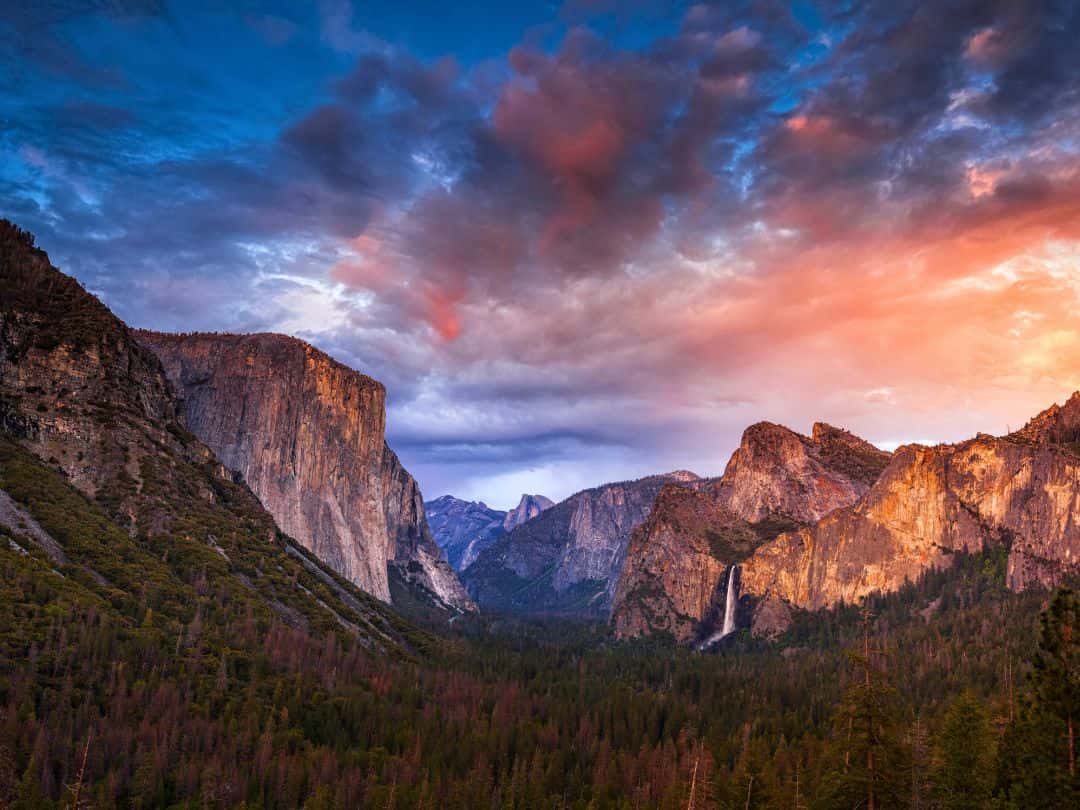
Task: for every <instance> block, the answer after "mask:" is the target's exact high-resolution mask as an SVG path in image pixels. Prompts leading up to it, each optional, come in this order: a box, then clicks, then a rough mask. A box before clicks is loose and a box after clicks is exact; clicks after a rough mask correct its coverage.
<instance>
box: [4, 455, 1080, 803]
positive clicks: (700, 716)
mask: <svg viewBox="0 0 1080 810" xmlns="http://www.w3.org/2000/svg"><path fill="white" fill-rule="evenodd" d="M4 462H5V463H4V465H3V467H2V469H3V472H4V480H3V481H2V482H0V484H2V485H3V488H4V489H5V490H6V491H8V492H10V493H12V495H13V497H16V498H17V499H18V498H21V499H22V503H23V505H24V506H25V507H26V508H27V509H28V510H30V512H32V513H33V516H34V517H35V519H36V520H37V521H38V523H39V524H40V525H41V527H43V528H44V530H45V531H47V532H49V534H50V535H52V536H53V537H55V538H56V539H57V540H58V541H59V542H61V543H62V544H63V546H64V549H65V551H66V552H67V555H68V557H69V561H71V558H74V557H76V556H77V555H79V554H81V553H90V551H87V549H91V548H92V542H91V541H93V542H99V541H98V540H94V539H93V538H94V537H99V538H100V537H101V536H103V534H102V533H105V535H108V532H109V531H110V530H109V529H108V526H107V525H106V523H107V522H106V521H105V519H104V517H103V516H102V513H101V512H100V508H99V507H98V506H97V505H95V504H94V503H92V502H90V501H89V500H87V499H85V498H83V497H82V496H81V495H79V494H78V493H77V492H75V491H74V490H73V489H72V488H71V487H70V486H69V485H67V484H66V483H65V482H64V481H63V480H62V479H61V478H60V477H59V476H58V475H56V474H54V473H52V472H50V471H49V470H47V469H46V468H45V467H43V466H41V465H37V464H36V463H33V462H31V461H29V460H27V457H25V454H20V452H19V451H16V450H15V449H13V447H12V446H10V445H9V446H7V449H6V450H5V456H4ZM105 539H106V540H108V541H110V542H113V543H115V548H116V550H117V552H118V554H117V556H116V559H115V560H114V561H113V567H112V569H111V570H109V571H108V572H107V575H108V578H109V580H110V585H109V587H108V588H106V587H104V586H102V585H101V584H100V583H95V582H93V581H91V580H90V579H88V578H87V577H86V576H85V575H84V574H81V573H79V572H78V571H76V570H75V569H74V568H65V567H64V566H58V564H57V563H56V562H55V560H50V559H49V558H48V557H47V556H46V555H45V554H44V553H42V552H41V550H40V549H39V548H37V547H36V546H34V545H33V544H32V543H30V542H28V541H26V539H25V538H22V537H20V536H19V535H18V533H16V532H12V531H10V530H7V531H0V590H2V594H0V598H2V601H3V605H4V608H3V610H2V611H0V803H2V804H3V805H4V806H8V807H12V808H39V807H54V808H62V807H75V806H80V807H93V808H111V807H135V808H147V807H247V808H293V807H305V808H356V807H363V808H379V809H380V810H383V809H384V808H413V807H416V808H440V810H451V808H530V809H531V808H581V810H584V809H585V808H670V809H671V810H675V809H676V808H680V809H681V808H687V807H691V808H696V809H697V810H704V809H705V808H744V809H745V808H863V807H876V808H893V807H902V808H908V807H910V808H974V807H1002V808H1007V807H1008V808H1013V807H1015V808H1025V809H1026V808H1063V807H1075V806H1078V804H1077V800H1078V797H1080V792H1078V785H1080V780H1078V779H1077V777H1076V775H1075V768H1076V765H1075V757H1076V752H1075V749H1076V743H1075V725H1076V723H1077V722H1078V719H1080V718H1078V704H1080V652H1078V637H1077V632H1076V631H1077V620H1078V618H1080V608H1078V605H1077V599H1076V597H1075V596H1074V595H1073V593H1072V592H1071V591H1067V590H1063V591H1061V592H1059V593H1058V594H1056V595H1054V594H1050V593H1048V592H1034V591H1032V592H1026V593H1022V594H1014V593H1011V592H1009V591H1008V590H1007V589H1006V588H1005V584H1004V583H1005V555H1004V552H1002V551H999V552H994V553H990V554H984V555H972V556H961V557H958V558H957V559H956V560H955V565H954V566H953V567H952V568H951V569H950V570H948V571H940V572H939V571H935V572H931V573H929V574H928V575H926V576H924V577H923V578H922V579H921V580H920V581H919V582H918V583H914V584H911V585H908V586H907V587H905V588H904V589H903V590H901V591H900V592H898V593H895V594H892V595H889V596H887V597H879V598H875V599H871V600H869V601H868V603H867V604H866V605H865V608H860V607H848V608H841V609H837V610H833V611H825V612H818V613H803V614H799V615H797V617H796V622H795V624H794V626H793V627H792V628H791V630H790V631H789V632H788V633H786V634H785V635H784V636H783V637H781V638H780V639H779V640H777V641H776V642H766V641H762V640H755V639H752V638H750V637H749V635H748V634H746V633H745V632H743V633H740V634H736V635H735V636H733V637H729V638H728V639H725V640H724V643H723V645H722V647H721V648H720V649H719V650H717V651H716V652H713V653H708V654H702V653H697V652H694V651H691V650H688V649H684V648H680V647H677V646H675V645H673V644H670V643H665V642H664V641H662V640H657V641H652V642H646V641H641V642H635V643H625V642H616V641H614V640H613V638H612V637H611V634H610V632H609V631H608V629H607V628H606V627H605V626H603V625H597V624H583V623H571V622H565V621H554V620H552V621H549V622H543V621H524V620H519V619H512V618H500V617H491V616H487V617H481V618H478V619H467V618H462V619H459V620H456V621H455V622H453V623H452V624H451V625H450V628H449V629H447V628H446V627H445V626H443V627H442V628H439V629H438V633H436V632H434V628H429V629H427V630H422V629H417V628H413V629H409V628H408V627H406V626H405V625H402V626H400V627H398V629H397V632H398V634H399V635H398V638H399V639H400V640H401V641H400V643H396V644H394V645H388V647H387V649H386V650H375V649H369V648H367V647H365V646H364V645H363V644H361V643H359V642H356V641H354V640H352V639H351V637H350V635H349V633H347V632H345V631H344V630H342V631H341V632H338V631H337V630H335V629H332V628H328V627H322V628H321V629H319V631H318V632H315V630H308V631H307V632H302V631H300V630H297V629H295V628H290V627H289V626H287V625H286V624H285V623H283V622H281V621H280V620H278V619H277V618H275V616H274V614H272V613H268V612H260V611H256V610H254V609H252V608H251V607H245V603H244V601H243V599H244V594H243V593H242V590H243V589H239V590H238V589H235V588H232V586H229V585H227V583H228V582H229V581H230V580H228V579H227V578H223V577H221V576H217V575H215V573H214V569H213V564H212V563H211V562H209V560H211V559H214V560H216V559H219V558H218V557H217V556H216V555H214V554H212V553H211V554H209V555H208V556H207V555H205V554H204V555H202V556H192V555H193V554H194V552H193V551H187V552H185V551H184V549H183V548H180V549H173V550H172V551H170V550H168V549H160V548H155V549H149V550H148V551H146V552H145V553H144V552H143V551H138V550H137V548H136V546H137V544H136V543H134V542H132V541H130V540H129V539H128V538H127V537H126V535H125V536H123V537H112V535H108V536H106V538H105ZM101 542H103V541H101ZM140 555H142V556H140ZM102 559H103V558H102ZM120 585H123V587H126V588H127V589H128V590H127V592H123V591H122V590H121V589H120ZM132 594H134V596H132ZM1040 613H1042V616H1041V618H1040Z"/></svg>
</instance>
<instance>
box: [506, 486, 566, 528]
mask: <svg viewBox="0 0 1080 810" xmlns="http://www.w3.org/2000/svg"><path fill="white" fill-rule="evenodd" d="M554 505H555V502H554V501H551V500H549V499H547V498H545V497H544V496H543V495H522V496H521V500H520V501H518V505H517V506H515V507H514V508H513V509H511V510H510V511H509V512H507V513H506V517H505V518H503V530H504V531H508V532H512V531H513V530H514V529H516V528H517V527H518V526H520V525H521V524H522V523H524V522H525V521H527V520H532V519H533V518H534V517H536V516H537V515H539V514H540V513H541V512H544V511H546V510H548V509H550V508H551V507H553V506H554Z"/></svg>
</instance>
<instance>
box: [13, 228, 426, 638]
mask: <svg viewBox="0 0 1080 810" xmlns="http://www.w3.org/2000/svg"><path fill="white" fill-rule="evenodd" d="M416 501H417V504H418V503H419V499H418V498H417V499H416ZM47 526H52V527H53V528H52V529H51V530H46V527H47ZM57 527H59V528H60V529H62V531H57ZM0 528H3V530H4V533H5V534H6V536H7V537H8V545H9V548H10V549H11V551H13V552H15V553H19V554H32V553H33V552H36V550H37V549H40V550H41V552H43V556H44V559H46V560H48V563H49V567H47V568H44V569H39V571H40V572H41V573H42V574H43V575H44V576H45V577H47V580H44V581H43V582H45V583H47V581H48V580H51V579H52V578H54V577H56V575H57V574H59V575H61V576H63V577H64V578H65V580H66V583H67V584H66V585H65V587H66V588H68V591H66V592H67V593H81V594H84V595H85V597H86V598H87V599H88V600H96V602H97V603H98V604H100V606H101V613H100V614H99V615H111V616H112V617H113V619H114V620H115V622H116V624H115V625H114V626H116V627H123V626H125V623H126V622H130V621H131V620H132V618H133V617H136V616H140V615H141V614H143V612H145V618H143V619H142V620H143V621H144V623H145V624H146V626H147V628H153V630H152V632H156V631H157V630H158V629H160V628H161V627H163V626H165V625H166V624H171V625H173V626H175V627H182V626H184V624H186V623H188V622H191V621H192V616H193V615H195V614H194V613H193V611H195V609H196V606H198V609H199V611H200V614H201V615H203V616H204V618H205V623H204V624H202V625H201V626H202V628H203V633H204V634H206V635H204V636H202V637H203V638H208V637H212V636H209V634H210V633H212V632H217V631H216V630H215V629H214V628H215V625H216V626H217V629H219V630H220V629H222V628H223V626H228V625H232V624H234V623H238V622H239V621H240V618H241V617H246V618H245V619H244V621H251V622H252V626H253V627H254V626H256V625H258V626H260V627H262V628H270V627H272V626H273V624H274V623H280V624H283V625H287V626H288V627H289V628H291V629H292V630H293V631H296V632H298V633H310V634H311V635H310V638H309V639H308V641H307V643H311V644H314V643H317V642H316V641H315V639H319V638H322V637H324V636H325V635H327V634H335V633H341V632H344V633H348V634H350V635H352V636H354V637H355V638H356V639H357V640H358V641H360V643H361V644H363V645H364V646H365V647H368V648H369V649H383V650H391V649H393V650H396V652H397V654H400V653H401V652H403V651H404V650H406V649H408V648H409V645H410V643H411V642H410V640H409V638H408V635H409V634H410V633H412V632H413V631H414V630H415V629H414V628H410V627H409V624H408V622H405V621H403V620H402V619H401V617H400V616H397V615H394V614H393V613H392V612H391V611H390V610H389V609H388V608H387V607H385V606H384V605H382V604H381V603H380V602H378V601H377V600H375V599H373V598H371V597H370V596H368V595H367V594H365V593H362V592H361V591H360V590H358V589H356V588H355V587H353V586H352V585H350V584H348V583H347V582H345V581H344V580H342V579H341V578H340V577H338V576H336V575H335V574H334V573H333V572H331V571H330V570H329V569H328V568H326V567H324V566H323V565H322V564H320V563H319V562H318V561H317V560H315V559H314V558H313V557H311V556H310V555H309V554H308V552H306V551H305V550H303V549H301V548H300V547H299V546H298V545H296V544H295V543H294V542H293V541H292V540H291V539H290V538H289V537H287V536H286V535H285V534H283V533H282V532H281V531H280V529H279V527H278V526H277V525H275V522H274V520H273V518H272V517H271V515H270V514H269V513H268V512H267V511H266V510H265V509H264V508H263V506H262V505H261V504H260V503H259V501H258V500H257V499H256V497H255V496H254V494H253V493H252V492H251V491H250V490H249V489H248V488H247V487H246V486H244V485H243V483H242V482H239V481H237V480H236V476H235V475H234V473H233V472H232V471H230V470H229V469H227V468H226V467H225V466H224V465H223V464H222V463H221V462H220V460H219V459H218V458H217V457H216V456H215V455H214V454H213V452H212V451H211V450H210V449H209V448H208V447H207V446H206V445H205V444H204V443H203V442H201V441H200V440H199V439H198V438H197V437H196V436H194V435H193V434H192V433H191V432H190V431H189V430H188V429H187V428H186V426H185V424H184V421H183V415H182V408H181V405H180V402H179V401H178V400H177V398H176V396H175V392H174V390H173V388H172V386H171V385H170V383H169V381H168V379H167V377H166V375H165V372H164V369H163V368H162V365H161V363H160V362H159V360H158V358H157V357H156V355H155V354H154V353H153V352H152V351H151V350H150V349H148V348H147V347H145V346H144V345H142V344H141V343H140V342H139V341H138V340H137V339H136V338H135V335H134V333H133V331H132V330H130V329H129V328H128V327H127V326H126V325H125V324H124V323H123V322H122V321H121V320H120V319H119V318H117V317H116V316H115V315H113V313H112V312H110V311H109V309H108V308H107V307H106V306H105V305H104V304H102V303H101V302H100V301H99V300H98V299H97V298H95V297H94V296H93V295H91V294H90V293H88V292H87V291H86V290H84V289H83V288H82V286H81V285H80V284H79V283H78V282H77V281H75V280H74V279H72V278H70V277H69V276H66V275H64V274H63V273H61V272H60V271H59V270H57V269H56V268H55V267H53V266H52V265H51V264H50V262H49V259H48V256H47V255H46V254H45V253H44V251H41V250H39V249H37V248H35V246H34V240H33V237H31V236H30V234H28V233H26V232H24V231H21V230H20V229H18V228H17V227H16V226H14V225H12V224H11V223H10V222H7V221H6V220H0ZM48 588H49V586H48V585H47V584H46V585H45V590H44V591H43V592H48ZM79 598H80V599H81V598H83V597H79ZM207 600H212V602H213V604H214V608H213V610H211V611H209V613H210V614H212V615H206V614H205V613H202V611H203V608H204V607H205V604H207ZM90 603H92V602H91V601H88V602H85V603H84V604H90ZM65 604H66V601H65ZM151 607H152V610H151V609H148V608H151ZM162 617H169V618H166V619H165V621H164V622H162ZM197 621H198V620H197ZM132 626H134V625H132ZM234 634H235V627H229V630H228V635H225V634H222V635H220V636H217V638H218V639H219V640H220V641H219V642H217V643H224V644H231V643H233V640H234ZM226 638H227V639H229V641H227V642H226V641H225V639H226Z"/></svg>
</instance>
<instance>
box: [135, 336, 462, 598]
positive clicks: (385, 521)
mask: <svg viewBox="0 0 1080 810" xmlns="http://www.w3.org/2000/svg"><path fill="white" fill-rule="evenodd" d="M138 337H139V340H140V341H141V342H142V343H143V344H144V345H145V346H146V347H147V348H149V349H151V350H152V351H153V352H154V353H156V355H157V357H159V358H160V360H161V362H162V364H163V365H164V367H165V371H166V373H167V375H168V378H169V380H170V381H171V382H172V384H173V385H174V386H175V388H176V390H177V392H178V393H179V395H180V397H181V400H182V404H183V411H184V416H185V419H186V422H187V425H188V427H189V428H190V429H191V430H192V432H193V433H195V435H196V436H198V437H199V438H200V439H202V440H203V441H204V442H206V444H207V445H208V446H209V447H210V448H211V449H212V450H213V451H214V452H215V453H216V454H217V456H218V457H219V458H220V459H221V461H222V462H223V463H224V464H225V465H226V466H227V467H229V468H230V469H232V470H235V471H236V472H238V473H239V474H240V475H241V476H243V479H244V481H245V482H246V483H247V484H248V486H249V487H251V489H252V491H253V492H254V493H255V495H256V496H258V498H259V500H260V501H261V502H262V504H263V505H264V506H265V507H266V509H267V510H268V511H269V512H270V514H272V515H273V516H274V519H275V520H276V521H277V522H278V525H280V526H281V528H282V530H283V531H285V532H286V533H287V534H289V535H290V536H292V537H294V538H295V539H296V540H298V541H299V542H300V543H301V544H303V545H304V546H305V547H306V548H308V549H310V550H311V551H312V553H314V554H315V555H316V556H317V557H318V558H319V559H320V560H322V561H323V562H325V563H326V564H328V565H329V566H330V567H331V568H333V569H334V570H335V571H337V572H339V573H340V574H342V575H343V576H344V577H346V578H347V579H349V580H350V581H351V582H353V583H355V584H356V585H358V586H359V587H360V588H362V589H363V590H365V591H367V592H368V593H370V594H372V595H374V596H376V597H378V598H379V599H382V600H383V601H389V600H390V581H389V580H390V576H391V574H392V573H396V574H399V575H400V576H401V577H402V578H404V579H405V580H406V581H408V582H410V583H411V584H413V585H415V586H416V587H418V588H421V589H425V590H426V591H428V592H429V593H430V594H431V595H433V596H434V597H435V598H437V599H438V600H441V601H442V602H443V603H445V605H447V606H448V607H451V608H455V609H471V608H472V607H473V605H472V603H471V600H470V599H469V598H468V595H467V594H466V593H465V591H464V589H463V588H462V587H461V585H460V583H459V582H458V580H457V577H456V575H455V573H454V572H453V570H452V569H451V568H450V566H449V564H448V563H447V562H446V560H445V558H444V557H443V555H442V553H441V551H440V550H439V548H438V547H437V546H436V545H435V543H434V541H433V540H432V537H431V533H430V531H429V529H428V525H427V519H426V517H425V514H424V505H423V500H422V497H421V494H420V490H419V488H418V487H417V485H416V481H415V480H413V478H412V476H410V475H409V473H408V472H407V471H406V470H405V469H404V468H403V467H402V466H401V463H400V462H399V461H398V458H397V456H396V455H395V454H394V452H393V451H392V450H391V449H390V448H389V447H388V446H387V444H386V441H385V438H384V433H385V418H386V417H385V413H386V411H385V399H386V392H385V389H384V388H383V386H382V384H381V383H379V382H377V381H376V380H373V379H371V378H370V377H367V376H365V375H363V374H360V373H358V372H356V371H353V370H352V369H350V368H348V367H347V366H344V365H342V364H341V363H338V362H336V361H335V360H333V359H332V358H330V357H329V356H327V355H326V354H324V353H322V352H320V351H319V350H317V349H315V348H314V347H312V346H310V345H308V344H306V343H304V342H303V341H300V340H297V339H295V338H290V337H285V336H283V335H271V334H259V335H222V334H189V335H164V334H158V333H151V332H140V333H138ZM392 567H393V568H395V569H396V571H394V572H392V571H391V568H392Z"/></svg>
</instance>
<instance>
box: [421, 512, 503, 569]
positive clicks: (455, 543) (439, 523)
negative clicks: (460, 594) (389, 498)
mask: <svg viewBox="0 0 1080 810" xmlns="http://www.w3.org/2000/svg"><path fill="white" fill-rule="evenodd" d="M424 510H425V511H426V512H427V520H428V525H429V526H430V527H431V534H432V536H433V537H434V538H435V543H436V544H437V545H438V546H439V548H441V549H442V550H443V552H444V553H445V554H446V559H447V561H448V562H449V563H450V565H451V567H453V569H454V570H455V571H463V570H464V569H466V568H468V567H469V566H470V565H472V564H473V562H474V561H475V560H476V558H477V557H478V556H480V552H481V551H483V550H484V549H485V548H487V547H488V546H490V545H491V544H492V543H494V542H495V541H496V540H497V539H498V538H500V537H502V536H503V535H504V534H506V530H505V529H504V528H503V523H504V521H505V520H506V516H507V513H506V512H503V511H502V510H499V509H492V508H491V507H490V506H488V505H487V504H486V503H484V502H483V501H463V500H461V499H460V498H455V497H454V496H453V495H443V496H442V497H441V498H436V499H435V500H433V501H428V502H427V503H425V504H424Z"/></svg>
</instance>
